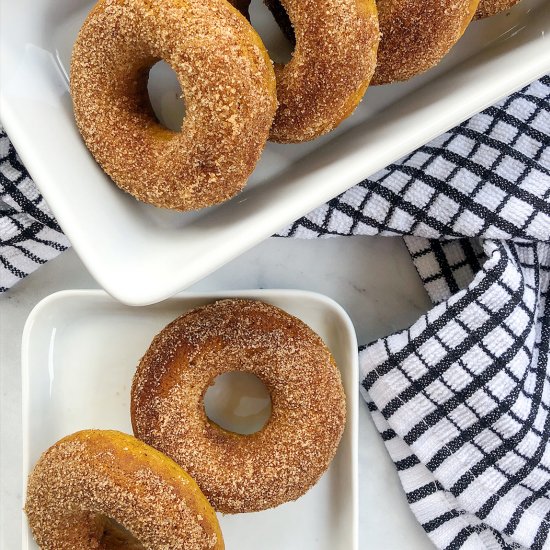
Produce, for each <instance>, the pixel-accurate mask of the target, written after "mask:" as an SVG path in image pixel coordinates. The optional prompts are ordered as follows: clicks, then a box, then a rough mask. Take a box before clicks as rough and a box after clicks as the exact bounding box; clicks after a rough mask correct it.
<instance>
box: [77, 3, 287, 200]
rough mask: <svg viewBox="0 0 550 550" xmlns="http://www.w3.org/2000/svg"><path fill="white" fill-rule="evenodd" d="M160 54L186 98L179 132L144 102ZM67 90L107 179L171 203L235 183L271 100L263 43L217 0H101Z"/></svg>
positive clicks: (250, 163)
mask: <svg viewBox="0 0 550 550" xmlns="http://www.w3.org/2000/svg"><path fill="white" fill-rule="evenodd" d="M160 59H163V60H165V61H166V62H167V63H168V64H169V65H170V66H171V67H172V69H173V70H174V71H175V73H176V74H177V76H178V79H179V82H180V84H181V88H182V90H183V94H184V96H185V105H186V112H185V118H184V121H183V124H182V127H181V131H180V132H173V131H171V130H169V129H167V128H165V127H164V126H162V125H161V124H160V123H159V122H158V121H157V119H156V117H155V114H154V112H153V109H152V107H151V104H150V101H149V96H148V92H147V81H148V75H149V69H150V68H151V66H152V65H154V64H155V63H156V62H157V61H158V60H160ZM71 94H72V98H73V103H74V113H75V118H76V122H77V125H78V128H79V130H80V132H81V134H82V136H83V138H84V141H85V143H86V145H87V146H88V148H89V149H90V151H91V152H92V154H93V156H94V157H95V158H96V160H97V161H98V162H99V164H100V165H101V166H102V167H103V169H104V170H105V171H106V172H107V174H108V175H109V176H111V178H112V179H113V181H114V182H115V183H116V184H117V185H118V186H119V187H121V188H122V189H124V190H125V191H127V192H129V193H131V194H132V195H134V196H135V197H136V198H138V199H139V200H142V201H145V202H148V203H151V204H154V205H156V206H160V207H166V208H173V209H177V210H193V209H198V208H202V207H206V206H210V205H213V204H216V203H219V202H222V201H225V200H227V199H229V198H231V197H232V196H233V195H235V194H236V193H237V192H238V191H240V190H241V189H242V187H243V186H244V185H245V183H246V180H247V178H248V176H249V175H250V173H251V172H252V170H253V169H254V166H255V164H256V162H257V160H258V158H259V156H260V153H261V151H262V149H263V147H264V144H265V142H266V140H267V136H268V133H269V128H270V126H271V123H272V121H273V116H274V114H275V110H276V107H277V101H276V93H275V77H274V72H273V67H272V65H271V61H270V60H269V57H268V54H267V52H266V50H265V48H264V46H263V43H262V41H261V40H260V38H259V37H258V35H257V34H256V32H255V31H254V30H253V29H252V28H251V26H250V24H249V23H248V22H247V21H246V19H245V18H244V17H243V16H242V15H241V14H240V13H239V12H238V11H237V10H236V9H235V8H233V6H231V5H230V4H229V3H228V2H226V1H225V0H185V1H183V0H100V1H99V2H98V3H97V4H96V6H95V7H94V8H93V10H92V11H91V13H90V15H89V16H88V18H87V19H86V21H85V23H84V25H83V27H82V29H81V31H80V34H79V35H78V38H77V40H76V43H75V46H74V49H73V54H72V62H71Z"/></svg>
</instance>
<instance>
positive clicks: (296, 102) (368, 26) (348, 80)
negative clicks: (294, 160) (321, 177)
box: [268, 0, 380, 143]
mask: <svg viewBox="0 0 550 550" xmlns="http://www.w3.org/2000/svg"><path fill="white" fill-rule="evenodd" d="M268 5H269V4H268ZM281 5H282V8H284V10H285V11H286V12H287V14H288V18H289V19H290V22H291V23H292V28H293V30H294V37H295V47H294V53H293V54H292V59H291V60H290V61H289V62H288V63H287V64H284V65H283V64H278V63H276V64H275V76H276V79H277V100H278V101H279V108H278V110H277V113H276V115H275V120H274V122H273V126H272V128H271V133H270V136H269V139H270V140H271V141H277V142H281V143H290V142H301V141H308V140H311V139H314V138H316V137H319V136H321V135H322V134H325V133H326V132H329V131H330V130H332V129H333V128H335V127H336V126H338V124H340V122H342V120H344V119H345V118H347V117H348V116H349V115H350V114H351V113H352V112H353V111H354V109H355V107H357V105H358V104H359V102H360V101H361V98H362V97H363V95H364V93H365V90H366V89H367V86H368V85H369V82H370V79H371V77H372V74H373V72H374V68H375V66H376V50H377V47H378V41H379V37H380V35H379V31H378V18H377V16H376V5H375V2H374V0H281V4H280V5H279V6H278V8H277V9H279V10H280V9H281V8H280V6H281ZM269 7H270V9H272V11H274V5H273V3H272V4H271V5H269ZM274 13H275V15H276V17H277V19H278V21H279V22H281V21H284V20H285V18H284V17H281V15H282V14H281V13H279V14H277V12H276V10H275V11H274ZM287 33H288V31H287Z"/></svg>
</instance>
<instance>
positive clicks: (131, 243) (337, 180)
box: [0, 0, 550, 305]
mask: <svg viewBox="0 0 550 550" xmlns="http://www.w3.org/2000/svg"><path fill="white" fill-rule="evenodd" d="M419 1H420V0H419ZM0 2H1V4H0V5H1V8H2V17H1V22H0V25H1V27H0V45H1V49H0V55H1V57H0V71H1V73H0V82H1V84H0V85H1V90H0V108H1V120H2V123H3V124H4V126H5V128H6V130H7V132H8V133H9V136H10V138H11V139H12V140H13V143H14V145H15V146H16V148H17V150H18V152H19V154H20V156H21V157H22V160H23V162H24V163H25V165H26V166H27V168H28V169H29V171H30V173H31V175H32V176H33V178H34V179H35V181H36V183H37V184H38V186H39V188H40V190H41V191H42V193H43V194H44V196H45V198H46V200H47V201H48V203H49V204H50V206H51V208H52V210H53V212H54V214H55V215H56V216H57V218H58V220H59V223H60V225H61V227H62V228H63V230H64V231H65V232H66V233H67V235H68V237H69V238H70V240H71V242H72V244H73V245H74V247H75V249H76V250H77V252H78V254H79V255H80V257H81V258H82V260H83V261H84V263H85V265H86V267H87V268H88V269H89V270H90V272H91V273H92V275H93V276H94V277H95V278H96V280H97V281H98V283H100V284H101V285H102V286H103V287H104V288H105V289H106V290H107V291H108V292H109V293H111V294H112V295H113V296H115V297H116V298H117V299H119V300H121V301H123V302H125V303H127V304H133V305H144V304H149V303H153V302H156V301H159V300H162V299H164V298H166V297H168V296H171V295H173V294H174V293H176V292H177V291H179V290H181V289H182V288H185V287H186V286H188V285H190V284H192V283H193V282H195V281H197V280H198V279H200V278H201V277H204V276H205V275H207V274H208V273H210V272H212V271H213V270H215V269H216V268H218V267H219V266H221V265H223V264H224V263H226V262H228V261H229V260H231V259H232V258H234V257H235V256H237V255H238V254H240V253H242V252H244V251H245V250H247V249H248V248H250V247H252V246H254V245H255V244H257V243H258V242H260V241H261V240H262V239H264V238H266V237H267V236H269V235H270V234H272V233H274V232H275V231H277V230H278V229H280V228H281V227H283V226H285V225H286V224H288V223H290V222H292V221H293V220H295V219H296V218H298V217H300V216H301V215H303V214H305V213H307V212H308V211H310V210H311V209H313V208H314V207H316V206H317V205H319V204H321V203H323V202H325V201H326V200H328V199H330V198H332V197H334V196H335V195H337V194H339V193H341V192H343V191H344V190H345V189H347V188H349V187H351V186H352V185H354V184H355V183H357V182H358V181H360V180H362V179H363V178H365V177H367V176H368V175H370V174H373V173H374V172H376V171H377V170H379V169H381V168H383V167H384V166H386V165H388V164H389V163H391V162H393V161H395V160H396V159H398V158H399V157H401V156H403V155H405V154H406V153H408V152H410V151H411V150H413V149H414V148H416V147H418V146H420V145H422V144H424V143H426V142H427V141H429V140H430V139H431V138H433V137H435V136H436V135H438V134H440V133H441V132H444V131H446V130H447V129H449V128H450V127H452V126H453V125H456V124H458V123H460V122H461V121H463V120H465V119H466V118H468V117H469V116H471V115H472V114H474V113H475V112H477V111H479V110H481V109H482V108H484V107H486V106H488V105H489V104H491V103H493V102H495V101H496V100H497V99H499V98H501V97H503V96H505V95H506V94H508V93H510V92H512V91H514V90H516V89H518V88H519V87H521V86H522V85H525V84H527V83H528V82H530V81H532V80H534V79H535V78H537V77H539V76H541V75H543V74H545V73H547V72H550V3H549V2H548V1H547V0H523V1H522V2H520V3H519V4H518V5H517V6H515V7H514V8H513V9H512V10H511V11H510V12H509V13H503V14H500V15H498V16H496V17H493V18H490V19H487V20H483V21H478V22H474V23H472V24H471V25H470V27H469V28H468V30H467V32H466V34H465V36H464V37H463V38H462V40H461V41H460V42H459V43H458V44H457V45H456V46H455V48H454V49H453V50H452V52H451V53H450V55H448V56H447V57H446V58H445V59H444V61H443V62H442V63H441V64H440V65H439V66H438V67H437V68H435V69H433V70H431V71H429V72H427V73H426V74H424V75H422V76H420V77H417V78H414V79H413V80H411V81H410V82H407V83H403V84H393V85H389V86H383V87H378V88H375V87H372V88H370V89H369V90H368V91H367V94H366V96H365V98H364V100H363V102H362V104H361V105H360V107H359V108H358V109H357V111H356V112H355V113H354V115H353V116H352V117H350V118H349V119H348V120H346V121H345V122H344V123H343V124H342V125H341V126H340V127H339V128H338V129H337V130H336V131H335V132H333V133H331V134H329V135H327V136H325V137H323V138H321V139H318V140H316V141H314V142H311V143H307V144H302V145H277V144H269V145H268V146H267V148H266V150H265V152H264V154H263V156H262V158H261V160H260V162H259V164H258V166H257V168H256V170H255V172H254V174H253V175H252V178H251V180H250V182H249V185H248V186H247V188H246V189H245V191H244V192H243V193H242V194H240V195H239V196H237V197H236V198H234V199H233V200H231V201H229V202H228V203H225V204H223V205H221V206H219V207H215V208H210V209H205V210H202V211H200V212H197V213H187V214H181V213H175V212H169V211H165V210H160V209H157V208H154V207H152V206H146V205H143V204H140V203H138V202H137V201H135V200H134V199H133V198H132V197H130V196H129V195H126V194H125V193H123V192H122V191H119V190H118V189H117V188H116V186H115V185H113V184H112V182H111V181H110V180H109V178H107V177H106V176H105V174H104V173H103V172H102V171H101V169H100V168H99V167H98V166H97V165H96V163H95V162H94V160H93V158H92V157H91V156H90V155H89V153H88V151H87V150H86V147H85V146H84V144H83V142H82V140H81V139H80V136H79V134H78V131H77V129H76V127H75V124H74V121H73V115H72V106H71V99H70V96H69V91H68V68H69V59H70V52H71V48H72V44H73V42H74V40H75V37H76V35H77V32H78V29H79V28H80V25H81V24H82V22H83V20H84V18H85V16H86V14H87V13H88V11H89V10H90V8H91V6H92V5H93V2H92V1H90V0H18V1H17V2H13V1H10V0H0ZM259 4H261V2H260V1H259V0H255V2H254V3H253V8H254V6H257V5H259ZM254 9H255V10H257V7H256V8H254ZM263 17H264V19H262V15H261V14H258V15H255V12H253V17H252V20H253V22H254V23H255V24H256V27H257V28H260V27H262V28H264V27H266V20H265V14H264V16H263ZM267 26H269V25H267ZM265 32H267V31H264V32H263V33H262V35H264V34H265ZM158 78H162V76H158ZM157 84H159V83H158V82H157ZM160 84H161V83H160ZM154 87H155V88H158V86H156V85H155V86H154ZM160 88H162V85H160ZM161 99H162V98H161ZM161 99H160V100H159V101H161Z"/></svg>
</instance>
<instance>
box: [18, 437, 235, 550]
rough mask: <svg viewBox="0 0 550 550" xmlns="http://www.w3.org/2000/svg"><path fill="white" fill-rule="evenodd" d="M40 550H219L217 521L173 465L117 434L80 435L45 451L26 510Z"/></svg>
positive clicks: (195, 488)
mask: <svg viewBox="0 0 550 550" xmlns="http://www.w3.org/2000/svg"><path fill="white" fill-rule="evenodd" d="M25 512H26V514H27V517H28V520H29V525H30V528H31V531H32V534H33V536H34V538H35V540H36V542H37V543H38V545H39V546H40V548H42V549H43V550H75V549H78V550H86V549H104V550H113V549H116V548H129V549H131V550H177V549H181V550H184V549H185V550H206V549H212V550H223V548H224V543H223V538H222V534H221V531H220V527H219V525H218V520H217V518H216V514H215V512H214V510H213V509H212V507H211V506H210V504H209V503H208V501H207V500H206V498H205V497H204V495H203V494H202V493H201V491H200V489H199V488H198V486H197V484H196V483H195V482H194V481H193V479H192V478H191V477H190V476H189V475H188V474H186V473H185V472H184V471H183V470H182V469H181V468H180V466H178V465H177V464H176V463H175V462H174V461H173V460H171V459H170V458H168V457H167V456H165V455H163V454H162V453H159V452H158V451H157V450H155V449H152V448H151V447H149V446H148V445H146V444H145V443H143V442H141V441H139V440H137V439H136V438H135V437H132V436H130V435H127V434H123V433H121V432H117V431H110V430H109V431H103V430H85V431H82V432H77V433H75V434H72V435H69V436H68V437H65V438H63V439H61V440H60V441H58V442H57V443H55V445H53V446H52V447H50V448H49V449H48V450H47V451H46V452H45V453H44V454H43V455H42V456H41V457H40V459H39V460H38V462H37V464H36V466H35V467H34V469H33V470H32V472H31V474H30V476H29V482H28V487H27V499H26V503H25Z"/></svg>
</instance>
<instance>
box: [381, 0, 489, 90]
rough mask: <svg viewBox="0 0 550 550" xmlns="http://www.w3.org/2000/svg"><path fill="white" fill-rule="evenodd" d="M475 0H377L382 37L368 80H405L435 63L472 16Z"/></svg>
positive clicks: (475, 4)
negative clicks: (371, 74)
mask: <svg viewBox="0 0 550 550" xmlns="http://www.w3.org/2000/svg"><path fill="white" fill-rule="evenodd" d="M478 1H479V0H422V1H419V0H378V2H377V6H378V18H379V21H380V31H381V33H382V39H381V40H380V45H379V47H378V64H377V66H376V71H375V73H374V76H373V79H372V84H388V83H390V82H395V81H400V80H407V79H409V78H411V77H413V76H415V75H417V74H419V73H422V72H424V71H426V70H428V69H430V68H431V67H433V66H434V65H436V64H437V63H439V61H440V60H441V59H442V58H443V56H444V55H445V54H447V53H448V52H449V50H450V49H451V48H452V46H454V44H455V43H456V42H457V40H458V39H459V38H460V37H461V36H462V34H463V33H464V31H465V30H466V27H467V26H468V24H469V23H470V21H471V20H472V18H473V17H474V14H475V12H476V9H477V6H478Z"/></svg>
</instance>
